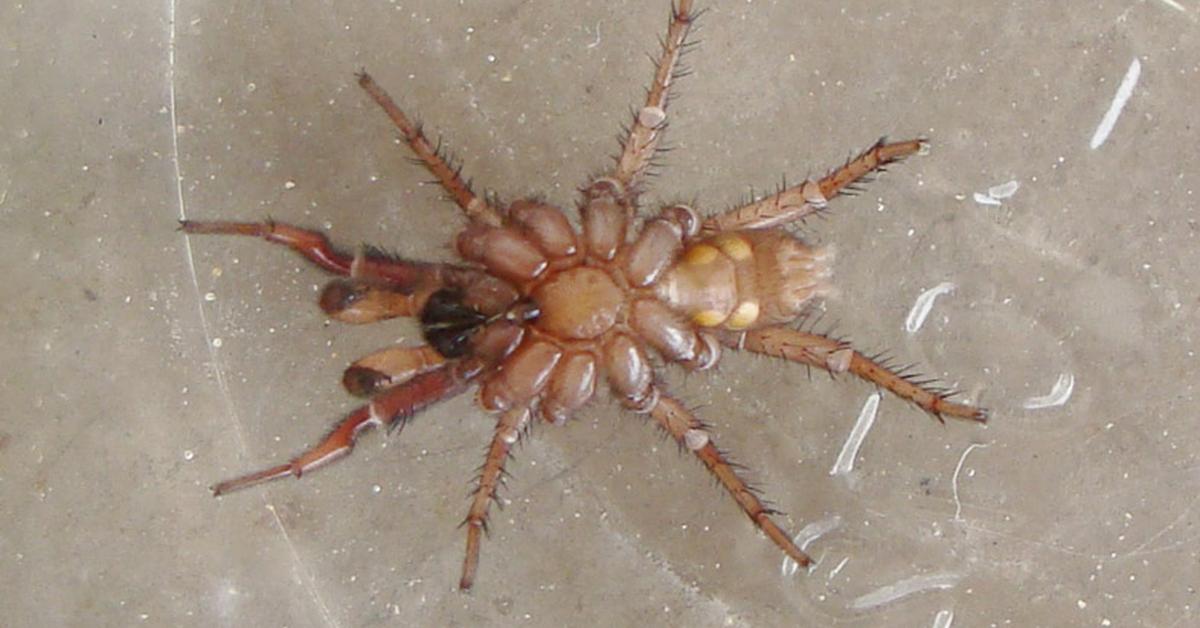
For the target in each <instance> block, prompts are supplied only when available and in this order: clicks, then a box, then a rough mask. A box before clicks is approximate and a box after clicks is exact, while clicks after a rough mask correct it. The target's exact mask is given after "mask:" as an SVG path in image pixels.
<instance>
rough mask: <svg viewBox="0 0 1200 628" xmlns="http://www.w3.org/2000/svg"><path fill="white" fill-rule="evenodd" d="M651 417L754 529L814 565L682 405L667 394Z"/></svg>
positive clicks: (803, 562) (800, 560)
mask: <svg viewBox="0 0 1200 628" xmlns="http://www.w3.org/2000/svg"><path fill="white" fill-rule="evenodd" d="M650 416H653V417H654V419H655V420H656V421H658V424H659V426H661V427H662V428H663V429H664V430H666V431H667V433H668V434H670V435H671V437H672V438H674V439H675V441H676V442H677V443H679V445H680V446H681V447H686V448H687V449H688V450H690V451H691V452H692V453H693V454H696V457H697V458H699V459H700V462H703V463H704V466H706V467H708V470H709V471H710V472H712V474H713V475H714V476H716V478H717V480H718V481H719V482H720V483H721V486H724V487H725V489H726V490H727V491H729V494H730V495H732V496H733V499H734V501H736V502H737V503H738V506H741V507H742V511H743V512H745V513H746V516H748V517H750V520H751V521H753V522H754V525H756V526H758V529H760V530H762V531H763V534H766V535H767V538H769V539H771V541H772V542H773V543H775V545H777V546H779V549H781V550H783V553H784V554H787V555H788V556H791V557H792V560H795V561H796V563H797V564H799V565H800V566H801V567H807V566H808V565H809V564H810V563H811V562H812V559H810V558H809V557H808V554H805V553H804V550H801V549H800V548H799V547H797V546H796V544H795V543H794V542H793V541H792V537H791V536H789V535H788V534H787V533H785V532H784V531H783V530H782V529H781V528H780V527H779V526H778V525H776V523H775V521H774V520H772V519H771V514H772V513H774V511H772V510H770V509H768V508H767V507H766V506H764V505H763V503H762V501H760V500H759V499H758V497H757V496H756V495H755V494H754V492H753V491H751V490H750V487H749V486H747V485H746V482H745V481H743V480H742V478H740V477H738V474H737V471H735V470H734V468H733V466H732V465H730V464H729V462H728V461H727V460H726V459H725V456H724V454H722V453H721V450H719V449H717V446H716V445H715V444H714V443H713V441H712V437H711V436H710V435H709V433H708V430H707V429H706V428H705V426H704V424H703V423H701V422H700V420H699V419H697V418H696V416H695V415H694V414H692V413H691V412H690V411H689V410H688V409H687V408H685V407H684V406H683V404H681V403H679V400H677V399H674V398H672V397H670V396H668V395H666V394H665V393H664V394H662V395H661V396H660V397H659V398H658V402H657V403H655V404H654V407H653V408H651V410H650Z"/></svg>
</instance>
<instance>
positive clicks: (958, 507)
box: [950, 443, 988, 521]
mask: <svg viewBox="0 0 1200 628" xmlns="http://www.w3.org/2000/svg"><path fill="white" fill-rule="evenodd" d="M987 446H988V445H984V444H982V443H973V444H971V445H969V446H968V447H967V448H966V449H965V450H964V451H963V452H962V455H961V456H959V457H958V465H956V466H955V467H954V477H953V478H951V480H950V488H951V489H952V490H953V491H954V520H955V521H962V520H963V519H962V502H961V501H960V500H959V499H958V475H959V474H960V473H962V468H963V463H965V462H966V461H967V454H969V453H971V452H972V451H974V450H976V449H982V448H984V447H987Z"/></svg>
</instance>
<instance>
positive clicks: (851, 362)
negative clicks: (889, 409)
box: [721, 326, 987, 423]
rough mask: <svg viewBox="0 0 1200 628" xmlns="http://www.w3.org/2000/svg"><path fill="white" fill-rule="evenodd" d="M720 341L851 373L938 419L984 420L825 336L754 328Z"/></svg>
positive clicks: (983, 414) (980, 413)
mask: <svg viewBox="0 0 1200 628" xmlns="http://www.w3.org/2000/svg"><path fill="white" fill-rule="evenodd" d="M721 341H722V342H724V343H725V344H726V345H727V346H730V347H733V348H735V349H745V350H747V351H752V352H754V353H761V354H764V355H769V356H773V357H777V358H783V359H785V360H791V361H793V362H799V363H801V364H807V365H810V366H815V367H817V368H820V369H824V370H826V371H829V372H830V373H834V374H838V373H847V372H848V373H853V374H854V375H856V376H858V377H860V378H862V379H864V380H867V381H869V382H872V383H874V384H875V385H877V386H879V387H881V388H886V389H887V390H889V391H891V393H892V394H894V395H896V396H897V397H900V398H901V399H905V400H908V401H911V402H912V403H914V404H916V405H917V406H918V407H920V408H921V409H922V410H924V411H926V412H928V413H929V414H931V415H933V416H934V417H935V418H937V419H938V420H939V421H941V420H942V417H947V416H948V417H952V418H955V419H962V420H966V421H975V422H978V423H986V422H987V410H984V409H983V408H977V407H975V406H972V405H969V404H965V403H958V402H956V401H951V400H950V397H951V396H952V395H953V392H950V391H947V390H942V389H938V388H932V387H931V386H930V385H931V384H932V383H933V380H921V379H917V378H916V377H914V376H912V375H910V374H907V373H905V371H906V370H907V369H900V370H899V371H897V370H893V369H891V368H889V367H888V365H887V364H885V363H880V362H878V361H876V360H875V359H872V358H871V357H869V356H866V355H863V354H862V353H859V352H858V351H856V350H855V349H854V348H852V347H851V346H850V345H849V344H848V343H846V342H844V341H841V340H837V339H834V338H830V337H828V336H823V335H821V334H813V333H809V332H804V331H800V330H798V329H792V328H790V327H783V326H780V327H765V328H763V329H755V330H752V331H748V332H745V333H744V334H736V335H734V334H727V335H725V336H724V337H722V339H721Z"/></svg>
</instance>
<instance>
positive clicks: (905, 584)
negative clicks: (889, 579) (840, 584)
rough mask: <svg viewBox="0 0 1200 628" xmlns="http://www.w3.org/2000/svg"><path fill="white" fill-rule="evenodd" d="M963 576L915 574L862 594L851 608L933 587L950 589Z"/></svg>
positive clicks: (879, 602)
mask: <svg viewBox="0 0 1200 628" xmlns="http://www.w3.org/2000/svg"><path fill="white" fill-rule="evenodd" d="M961 578H962V576H960V575H958V574H955V573H934V574H929V575H925V576H913V577H911V578H907V579H904V580H901V581H899V582H897V583H895V584H889V585H887V586H885V587H879V588H878V589H875V590H874V591H872V592H870V593H867V594H866V595H860V596H859V597H857V598H854V601H853V602H850V608H852V609H854V610H863V609H867V608H875V607H876V606H883V605H884V604H888V603H891V602H895V601H896V600H898V599H900V598H903V597H907V596H909V595H912V594H914V593H920V592H922V591H929V590H932V589H950V588H953V587H954V585H956V584H958V581H959V580H960V579H961Z"/></svg>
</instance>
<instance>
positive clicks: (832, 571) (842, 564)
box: [825, 556, 850, 580]
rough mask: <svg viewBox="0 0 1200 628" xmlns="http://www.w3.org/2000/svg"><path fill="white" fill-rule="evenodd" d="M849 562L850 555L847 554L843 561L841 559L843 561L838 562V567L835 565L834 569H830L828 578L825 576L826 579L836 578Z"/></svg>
mask: <svg viewBox="0 0 1200 628" xmlns="http://www.w3.org/2000/svg"><path fill="white" fill-rule="evenodd" d="M848 562H850V557H849V556H847V557H845V558H843V559H842V561H841V562H839V563H838V564H837V567H834V568H833V569H830V570H829V575H828V576H826V578H825V579H826V580H833V579H834V578H836V577H837V575H838V574H839V573H841V571H842V567H845V566H846V563H848Z"/></svg>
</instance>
